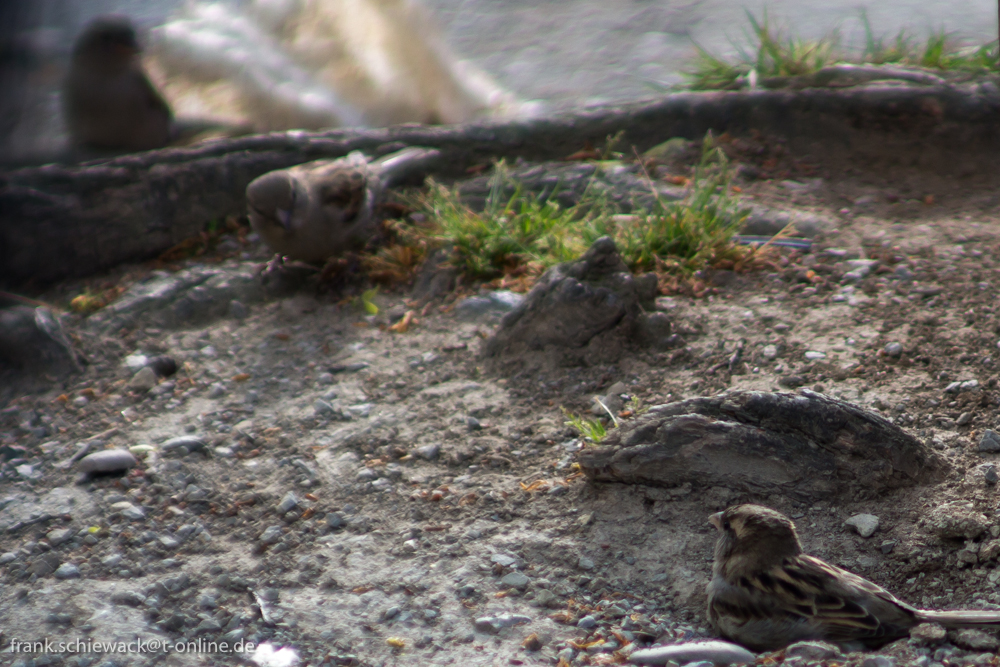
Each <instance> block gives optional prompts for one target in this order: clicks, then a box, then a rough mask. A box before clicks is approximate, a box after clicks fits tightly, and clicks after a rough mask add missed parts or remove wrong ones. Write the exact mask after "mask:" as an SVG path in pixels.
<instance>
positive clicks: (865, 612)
mask: <svg viewBox="0 0 1000 667" xmlns="http://www.w3.org/2000/svg"><path fill="white" fill-rule="evenodd" d="M710 521H711V522H712V524H713V525H714V526H715V527H716V528H717V529H718V530H719V539H718V541H717V542H716V546H715V562H714V565H713V567H712V580H711V581H710V582H709V584H708V617H709V620H710V621H711V623H712V625H713V627H714V628H715V629H716V631H717V632H718V633H719V634H720V635H722V636H723V637H726V638H728V639H731V640H732V641H735V642H738V643H740V644H743V645H744V646H746V647H748V648H750V649H753V650H757V651H764V650H776V649H780V648H783V647H784V646H787V645H788V644H791V643H793V642H797V641H802V640H810V639H820V640H825V641H829V642H832V643H835V644H840V645H841V646H843V647H844V648H846V649H850V650H854V649H860V648H876V647H878V646H881V645H882V644H885V643H887V642H890V641H892V640H894V639H898V638H900V637H906V636H908V634H909V630H910V628H912V627H913V626H915V625H917V624H919V623H923V622H928V621H930V622H937V623H941V624H942V625H945V626H947V627H982V626H991V627H1000V612H989V611H928V610H922V609H916V608H914V607H912V606H910V605H908V604H907V603H905V602H903V601H902V600H900V599H898V598H897V597H895V596H894V595H892V594H891V593H889V592H888V591H887V590H885V589H884V588H882V587H881V586H878V585H876V584H873V583H872V582H870V581H868V580H866V579H863V578H861V577H859V576H857V575H856V574H852V573H850V572H848V571H846V570H842V569H840V568H839V567H835V566H833V565H830V564H829V563H825V562H824V561H822V560H820V559H818V558H815V557H813V556H808V555H806V554H803V553H802V546H801V544H800V543H799V538H798V534H797V533H796V531H795V524H794V523H792V521H791V520H790V519H788V518H787V517H785V516H784V515H782V514H780V513H779V512H776V511H774V510H772V509H768V508H766V507H761V506H759V505H738V506H736V507H730V508H729V509H727V510H726V511H724V512H719V513H717V514H713V515H712V516H711V517H710Z"/></svg>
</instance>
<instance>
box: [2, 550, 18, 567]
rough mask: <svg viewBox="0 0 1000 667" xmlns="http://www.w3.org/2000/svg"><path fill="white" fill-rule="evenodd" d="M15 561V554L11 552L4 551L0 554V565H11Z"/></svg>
mask: <svg viewBox="0 0 1000 667" xmlns="http://www.w3.org/2000/svg"><path fill="white" fill-rule="evenodd" d="M16 560H17V554H16V553H14V552H13V551H6V552H4V553H3V554H0V565H6V564H7V563H13V562H14V561H16Z"/></svg>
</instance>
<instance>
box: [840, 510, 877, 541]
mask: <svg viewBox="0 0 1000 667" xmlns="http://www.w3.org/2000/svg"><path fill="white" fill-rule="evenodd" d="M844 525H845V526H850V527H852V528H854V530H856V531H857V532H858V535H860V536H861V537H871V536H872V535H874V534H875V531H876V530H878V517H877V516H875V515H874V514H855V515H854V516H852V517H851V518H850V519H848V520H847V521H845V522H844Z"/></svg>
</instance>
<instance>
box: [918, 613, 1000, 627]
mask: <svg viewBox="0 0 1000 667" xmlns="http://www.w3.org/2000/svg"><path fill="white" fill-rule="evenodd" d="M917 618H919V619H920V620H921V621H925V622H928V623H940V624H941V625H943V626H945V627H946V628H968V627H977V626H993V627H1000V611H980V610H974V609H968V610H962V611H930V610H928V609H921V610H918V611H917Z"/></svg>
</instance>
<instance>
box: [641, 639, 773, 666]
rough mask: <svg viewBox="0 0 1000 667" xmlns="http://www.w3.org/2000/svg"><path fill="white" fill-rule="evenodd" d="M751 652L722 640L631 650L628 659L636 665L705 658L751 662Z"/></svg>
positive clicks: (718, 661)
mask: <svg viewBox="0 0 1000 667" xmlns="http://www.w3.org/2000/svg"><path fill="white" fill-rule="evenodd" d="M755 657H756V656H754V654H753V653H751V652H750V651H748V650H746V649H745V648H743V647H742V646H739V645H738V644H731V643H729V642H724V641H705V642H690V643H686V644H673V645H671V646H660V647H658V648H646V649H640V650H638V651H633V653H632V655H631V656H629V661H630V662H632V663H634V664H638V665H665V664H667V663H668V662H675V663H677V664H682V665H684V664H687V663H689V662H698V661H701V660H705V661H708V662H711V663H713V664H715V665H749V664H753V661H754V658H755Z"/></svg>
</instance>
